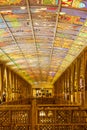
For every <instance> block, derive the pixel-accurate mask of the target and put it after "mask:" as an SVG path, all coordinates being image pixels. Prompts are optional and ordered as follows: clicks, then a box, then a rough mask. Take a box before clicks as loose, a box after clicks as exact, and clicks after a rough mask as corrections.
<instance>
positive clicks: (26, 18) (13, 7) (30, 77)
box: [0, 0, 87, 84]
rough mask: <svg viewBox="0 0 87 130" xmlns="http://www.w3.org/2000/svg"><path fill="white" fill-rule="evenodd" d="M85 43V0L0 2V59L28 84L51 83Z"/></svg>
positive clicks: (86, 14)
mask: <svg viewBox="0 0 87 130" xmlns="http://www.w3.org/2000/svg"><path fill="white" fill-rule="evenodd" d="M86 46H87V0H3V1H0V59H1V60H2V61H3V62H4V63H5V64H6V66H8V67H10V68H11V69H13V70H14V71H16V72H17V73H18V74H20V75H21V76H23V77H24V78H25V79H26V80H27V81H28V82H29V83H31V84H34V83H38V82H50V83H54V82H55V81H56V79H57V78H58V77H59V76H60V75H61V74H62V73H63V72H64V70H65V69H66V68H67V67H68V66H69V65H70V64H71V62H72V61H73V60H74V59H75V58H76V56H77V55H78V54H79V53H80V52H81V51H82V50H83V49H84V48H85V47H86Z"/></svg>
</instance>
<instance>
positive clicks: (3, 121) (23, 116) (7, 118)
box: [0, 105, 31, 130]
mask: <svg viewBox="0 0 87 130" xmlns="http://www.w3.org/2000/svg"><path fill="white" fill-rule="evenodd" d="M30 108H31V107H30V106H29V105H28V106H27V105H22V106H21V105H17V106H14V105H9V106H6V105H3V106H0V130H31V109H30Z"/></svg>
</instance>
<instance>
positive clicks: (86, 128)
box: [36, 105, 87, 130]
mask: <svg viewBox="0 0 87 130" xmlns="http://www.w3.org/2000/svg"><path fill="white" fill-rule="evenodd" d="M36 130H87V108H81V107H79V106H72V107H71V106H56V105H54V106H53V105H52V106H51V105H48V106H47V105H39V106H38V108H37V125H36Z"/></svg>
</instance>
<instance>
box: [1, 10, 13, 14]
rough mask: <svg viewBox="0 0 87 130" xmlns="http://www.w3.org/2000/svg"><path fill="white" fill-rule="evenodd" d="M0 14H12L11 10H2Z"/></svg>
mask: <svg viewBox="0 0 87 130" xmlns="http://www.w3.org/2000/svg"><path fill="white" fill-rule="evenodd" d="M0 13H2V14H6V13H12V10H2V11H0Z"/></svg>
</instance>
